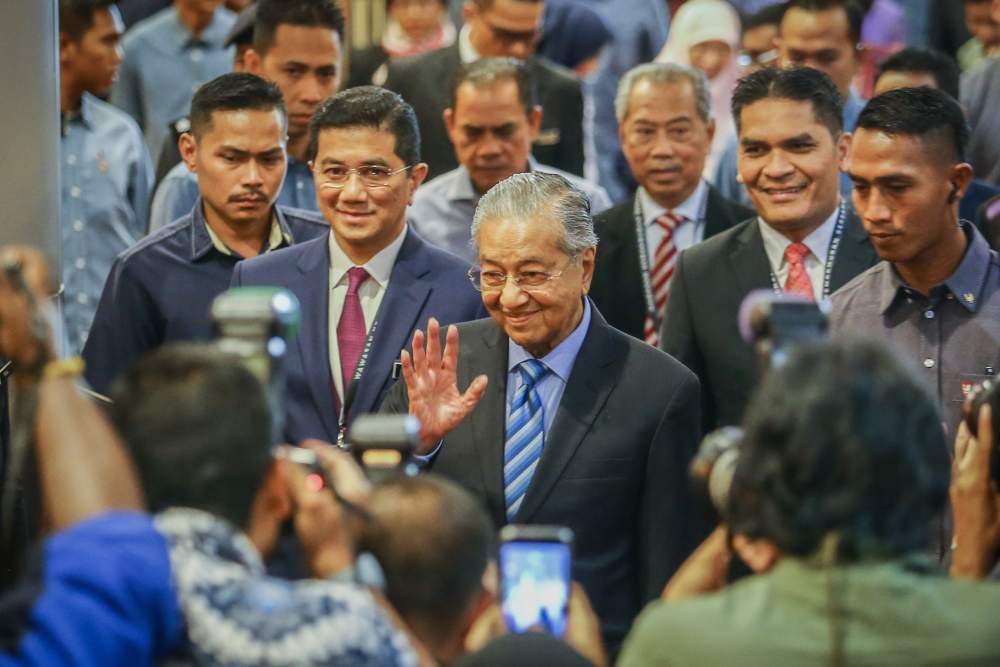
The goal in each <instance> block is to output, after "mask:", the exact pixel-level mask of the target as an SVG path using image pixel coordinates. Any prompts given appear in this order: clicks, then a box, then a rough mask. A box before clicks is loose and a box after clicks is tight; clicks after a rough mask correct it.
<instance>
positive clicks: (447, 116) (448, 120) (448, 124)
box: [441, 107, 455, 144]
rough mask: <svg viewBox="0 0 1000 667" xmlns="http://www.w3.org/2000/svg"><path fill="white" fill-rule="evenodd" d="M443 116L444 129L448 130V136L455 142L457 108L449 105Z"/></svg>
mask: <svg viewBox="0 0 1000 667" xmlns="http://www.w3.org/2000/svg"><path fill="white" fill-rule="evenodd" d="M441 118H442V119H443V120H444V129H445V130H446V131H447V132H448V138H449V139H451V143H453V144H454V143H455V137H454V134H455V110H454V109H452V108H451V107H448V108H447V109H445V110H444V112H443V113H442V114H441Z"/></svg>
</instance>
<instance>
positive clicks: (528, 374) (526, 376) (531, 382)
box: [517, 359, 549, 389]
mask: <svg viewBox="0 0 1000 667" xmlns="http://www.w3.org/2000/svg"><path fill="white" fill-rule="evenodd" d="M517 369H518V370H519V371H521V378H522V379H523V380H524V387H525V389H531V388H532V387H534V386H535V384H536V383H537V382H538V381H539V380H540V379H542V376H543V375H545V373H546V372H547V371H548V370H549V369H548V368H547V367H546V366H545V364H543V363H542V362H540V361H539V360H538V359H525V360H524V361H522V362H521V363H520V364H518V365H517Z"/></svg>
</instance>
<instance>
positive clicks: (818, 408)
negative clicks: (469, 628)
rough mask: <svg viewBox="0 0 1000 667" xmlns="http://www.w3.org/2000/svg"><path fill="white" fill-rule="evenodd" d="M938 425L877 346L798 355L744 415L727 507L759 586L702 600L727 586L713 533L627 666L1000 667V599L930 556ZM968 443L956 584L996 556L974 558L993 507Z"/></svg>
mask: <svg viewBox="0 0 1000 667" xmlns="http://www.w3.org/2000/svg"><path fill="white" fill-rule="evenodd" d="M985 418H986V417H983V419H985ZM940 422H941V418H940V414H939V412H938V411H937V409H936V407H935V404H934V401H933V399H932V398H931V397H930V396H929V395H928V394H927V393H926V392H925V391H924V390H923V389H922V388H921V387H920V384H919V380H918V379H917V378H915V377H914V376H913V375H911V373H910V372H909V371H908V370H907V369H906V368H905V367H904V365H903V363H902V362H901V361H899V360H898V359H896V358H895V357H894V356H893V355H891V354H890V353H888V352H887V351H886V350H885V349H884V348H883V347H880V346H878V345H876V344H873V343H868V342H853V343H851V342H840V343H836V344H827V345H819V346H809V347H804V348H802V349H800V350H798V351H797V352H796V353H794V354H793V355H791V357H790V358H789V361H788V362H787V364H786V365H785V366H784V367H782V368H781V369H778V370H776V371H774V372H773V373H772V374H771V375H770V376H769V377H768V379H767V380H766V382H765V383H764V385H763V386H762V387H761V389H760V391H759V393H758V394H757V395H756V397H755V398H754V400H753V402H752V404H751V406H750V409H749V411H748V412H747V417H746V421H745V424H744V426H745V439H744V442H743V446H742V449H741V451H740V459H739V462H738V464H737V467H736V471H735V476H734V479H733V487H732V491H731V496H730V498H731V501H730V506H729V512H728V519H729V528H730V530H731V531H732V532H733V533H734V534H735V535H736V537H734V538H733V546H734V548H735V550H736V551H737V553H739V555H740V556H741V557H742V558H743V560H744V561H746V562H747V563H748V564H749V565H750V566H751V567H752V568H753V569H754V570H756V571H757V572H758V573H759V575H758V576H752V577H749V578H747V579H744V580H742V581H740V582H738V583H736V584H734V585H733V586H732V587H730V588H728V589H726V590H722V591H721V592H718V593H714V594H709V595H704V594H703V593H705V592H706V591H709V590H713V589H717V588H721V587H722V585H723V584H722V582H723V581H724V572H725V563H726V554H727V551H728V547H727V539H726V535H725V533H724V532H723V530H724V529H720V530H719V531H717V532H716V533H715V534H713V535H712V536H711V537H710V538H709V539H708V540H707V541H706V542H705V543H704V544H703V545H702V546H701V547H700V548H699V550H698V551H697V552H695V554H694V555H693V556H692V557H691V558H690V559H689V560H688V562H687V563H685V565H684V566H683V567H682V568H681V570H680V571H678V573H677V575H675V577H674V578H673V580H672V581H671V583H670V584H669V585H668V587H667V589H666V590H665V593H664V595H665V597H666V598H667V599H666V600H662V601H659V602H655V603H653V604H652V605H650V606H649V607H648V608H647V609H646V610H645V611H644V613H643V615H642V616H641V617H640V618H639V620H638V621H637V622H636V624H635V626H634V627H633V629H632V632H631V634H630V636H629V638H628V639H627V640H626V644H625V648H624V650H623V653H622V659H621V661H620V663H619V664H620V665H623V666H624V667H635V666H639V665H653V664H667V663H669V664H671V665H714V664H745V665H762V664H768V665H784V664H794V665H829V664H834V665H840V664H852V663H859V662H861V663H865V664H880V665H911V664H997V661H1000V637H998V635H997V633H996V627H995V624H996V610H997V609H998V608H1000V607H998V605H1000V589H998V588H994V587H993V586H992V585H990V584H985V583H979V582H968V581H958V580H955V579H948V578H945V577H943V576H941V575H940V574H939V573H934V572H933V571H932V568H931V567H930V564H929V563H927V561H926V556H925V555H924V554H925V553H926V551H927V547H928V545H929V543H930V535H929V529H928V527H929V526H931V525H932V519H933V518H934V517H937V516H939V515H940V514H941V513H942V512H943V511H944V509H945V503H946V500H947V491H948V473H947V470H948V463H947V456H948V453H947V452H948V449H947V445H946V443H945V440H944V436H943V433H942V429H941V427H940ZM984 426H985V427H986V428H985V429H984V431H985V432H986V433H988V432H989V429H988V425H987V424H985V423H984ZM964 438H965V439H964V440H963V441H960V443H959V448H960V455H959V456H958V460H957V462H956V484H955V485H954V486H953V489H952V497H953V499H954V500H955V502H956V508H955V513H956V517H957V523H958V524H960V525H959V526H957V528H956V539H957V542H956V547H957V549H956V555H955V562H956V565H955V568H954V574H965V575H970V576H975V577H980V576H982V575H983V568H984V567H985V566H984V565H982V564H983V563H984V562H987V561H989V560H990V559H989V557H982V555H981V554H980V557H979V558H976V557H973V556H971V555H969V550H971V549H979V550H981V551H984V552H989V551H990V550H995V549H996V542H997V540H998V536H997V533H998V532H1000V527H998V525H997V508H998V499H997V496H996V491H995V489H994V488H990V487H989V485H988V483H987V482H986V481H985V480H984V478H983V475H984V472H983V468H984V465H983V464H984V462H985V461H986V460H987V456H988V454H987V453H985V452H984V449H989V448H981V447H979V445H978V441H976V444H975V445H973V444H972V442H973V441H972V440H971V439H969V438H968V436H967V434H966V435H965V436H964ZM988 441H989V440H987V442H988ZM686 598H691V599H686Z"/></svg>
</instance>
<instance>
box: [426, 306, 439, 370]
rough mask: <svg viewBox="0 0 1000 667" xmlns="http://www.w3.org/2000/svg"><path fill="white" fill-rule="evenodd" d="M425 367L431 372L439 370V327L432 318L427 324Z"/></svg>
mask: <svg viewBox="0 0 1000 667" xmlns="http://www.w3.org/2000/svg"><path fill="white" fill-rule="evenodd" d="M427 367H428V368H430V369H431V370H432V371H436V370H439V369H440V368H441V325H440V324H438V321H437V320H436V319H435V318H433V317H432V318H431V319H430V321H429V322H427Z"/></svg>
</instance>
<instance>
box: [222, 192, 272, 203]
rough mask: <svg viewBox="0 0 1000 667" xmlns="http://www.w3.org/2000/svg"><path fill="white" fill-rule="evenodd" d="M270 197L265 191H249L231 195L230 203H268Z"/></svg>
mask: <svg viewBox="0 0 1000 667" xmlns="http://www.w3.org/2000/svg"><path fill="white" fill-rule="evenodd" d="M268 199H269V198H268V196H267V194H266V193H265V192H264V191H263V190H247V191H245V192H240V193H239V194H235V195H229V200H228V201H230V202H267V201H268Z"/></svg>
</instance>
